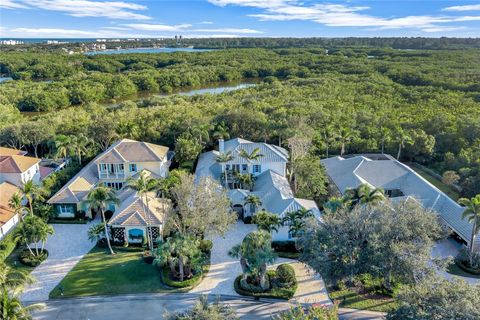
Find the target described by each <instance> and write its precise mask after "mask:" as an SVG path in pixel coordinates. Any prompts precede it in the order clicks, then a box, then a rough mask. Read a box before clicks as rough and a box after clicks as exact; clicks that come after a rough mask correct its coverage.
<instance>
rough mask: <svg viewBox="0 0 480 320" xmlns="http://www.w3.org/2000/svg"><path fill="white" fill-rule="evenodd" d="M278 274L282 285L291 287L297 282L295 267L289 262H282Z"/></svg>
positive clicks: (279, 282)
mask: <svg viewBox="0 0 480 320" xmlns="http://www.w3.org/2000/svg"><path fill="white" fill-rule="evenodd" d="M276 276H277V280H278V282H277V283H278V284H279V286H281V287H290V286H292V285H294V284H295V283H296V282H297V278H295V269H293V267H292V266H291V265H289V264H286V263H284V264H281V265H279V266H278V267H277V270H276Z"/></svg>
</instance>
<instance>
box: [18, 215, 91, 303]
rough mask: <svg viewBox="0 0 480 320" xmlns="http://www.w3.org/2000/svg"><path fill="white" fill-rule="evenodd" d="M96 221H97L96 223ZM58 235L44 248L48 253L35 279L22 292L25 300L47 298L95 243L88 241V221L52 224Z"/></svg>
mask: <svg viewBox="0 0 480 320" xmlns="http://www.w3.org/2000/svg"><path fill="white" fill-rule="evenodd" d="M93 223H96V222H93ZM52 226H53V228H54V229H55V234H54V235H53V236H51V237H50V238H48V241H47V244H46V246H45V248H46V249H47V250H48V253H49V256H48V258H47V260H45V261H44V262H43V263H42V264H41V265H39V266H38V267H36V268H35V269H34V270H33V271H32V273H31V274H32V276H34V277H35V279H36V282H35V283H34V284H33V285H31V286H28V287H27V288H26V290H25V291H24V293H23V294H22V300H23V301H37V302H38V301H45V300H48V295H49V293H50V291H52V290H53V289H54V288H55V287H56V286H57V284H59V283H60V281H61V280H62V279H63V278H64V277H65V276H66V275H67V273H68V272H69V271H70V270H72V268H73V267H74V266H75V265H76V264H77V262H78V261H80V260H81V259H82V258H83V256H84V255H85V254H86V253H88V252H89V251H90V250H91V249H92V248H93V246H94V243H93V242H91V241H90V240H88V235H87V232H88V228H89V227H90V223H87V224H53V225H52Z"/></svg>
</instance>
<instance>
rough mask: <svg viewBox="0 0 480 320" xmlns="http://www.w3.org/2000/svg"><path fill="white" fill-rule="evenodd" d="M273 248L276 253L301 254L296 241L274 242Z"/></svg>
mask: <svg viewBox="0 0 480 320" xmlns="http://www.w3.org/2000/svg"><path fill="white" fill-rule="evenodd" d="M272 248H273V250H275V251H276V252H290V253H299V252H300V251H298V249H297V247H296V246H295V241H288V240H287V241H272Z"/></svg>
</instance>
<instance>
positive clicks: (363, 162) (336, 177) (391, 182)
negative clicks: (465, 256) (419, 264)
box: [321, 155, 480, 244]
mask: <svg viewBox="0 0 480 320" xmlns="http://www.w3.org/2000/svg"><path fill="white" fill-rule="evenodd" d="M390 158H391V157H390ZM321 162H322V164H323V165H324V166H325V168H326V170H327V173H328V175H329V176H330V178H331V179H332V181H333V182H334V183H335V185H336V186H337V187H338V189H339V190H340V192H342V193H344V192H345V190H346V189H347V188H356V187H358V186H359V185H360V184H362V183H368V184H369V185H371V186H373V187H377V188H383V189H385V190H387V189H400V190H401V191H402V192H403V194H404V195H405V196H411V197H414V198H416V199H418V200H419V201H420V202H421V203H422V205H423V206H424V207H425V208H427V209H432V210H434V211H435V212H437V213H438V214H439V216H440V217H441V218H442V219H443V220H444V221H445V222H446V223H447V224H448V225H449V226H450V227H451V228H452V229H453V230H454V231H455V232H457V233H458V234H459V235H460V236H461V237H462V238H463V239H464V240H465V241H467V242H468V241H469V240H470V234H471V231H472V224H470V223H469V222H468V221H466V220H465V219H462V213H463V211H464V210H465V208H463V207H462V206H460V205H459V204H458V203H456V202H455V201H453V200H452V199H450V198H449V197H448V196H447V195H446V194H445V193H443V192H442V191H440V190H439V189H438V188H437V187H435V186H434V185H432V184H431V183H430V182H428V181H427V180H425V179H424V178H423V177H422V176H420V175H419V174H417V173H416V172H415V171H414V170H412V169H411V168H410V167H408V166H406V165H404V164H403V163H401V162H399V161H397V160H395V159H393V158H391V159H389V160H371V159H369V158H367V157H365V156H361V155H360V156H356V157H352V158H342V157H332V158H328V159H323V160H321ZM476 242H477V244H480V237H479V238H477V240H476Z"/></svg>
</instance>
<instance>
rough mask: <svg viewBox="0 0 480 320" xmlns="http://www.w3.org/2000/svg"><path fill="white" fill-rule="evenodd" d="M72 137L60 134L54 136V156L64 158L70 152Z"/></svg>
mask: <svg viewBox="0 0 480 320" xmlns="http://www.w3.org/2000/svg"><path fill="white" fill-rule="evenodd" d="M73 145H74V144H73V139H72V137H71V136H65V135H63V134H60V135H58V136H56V137H55V150H56V152H55V157H56V158H66V157H68V156H69V155H70V154H72V150H73Z"/></svg>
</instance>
